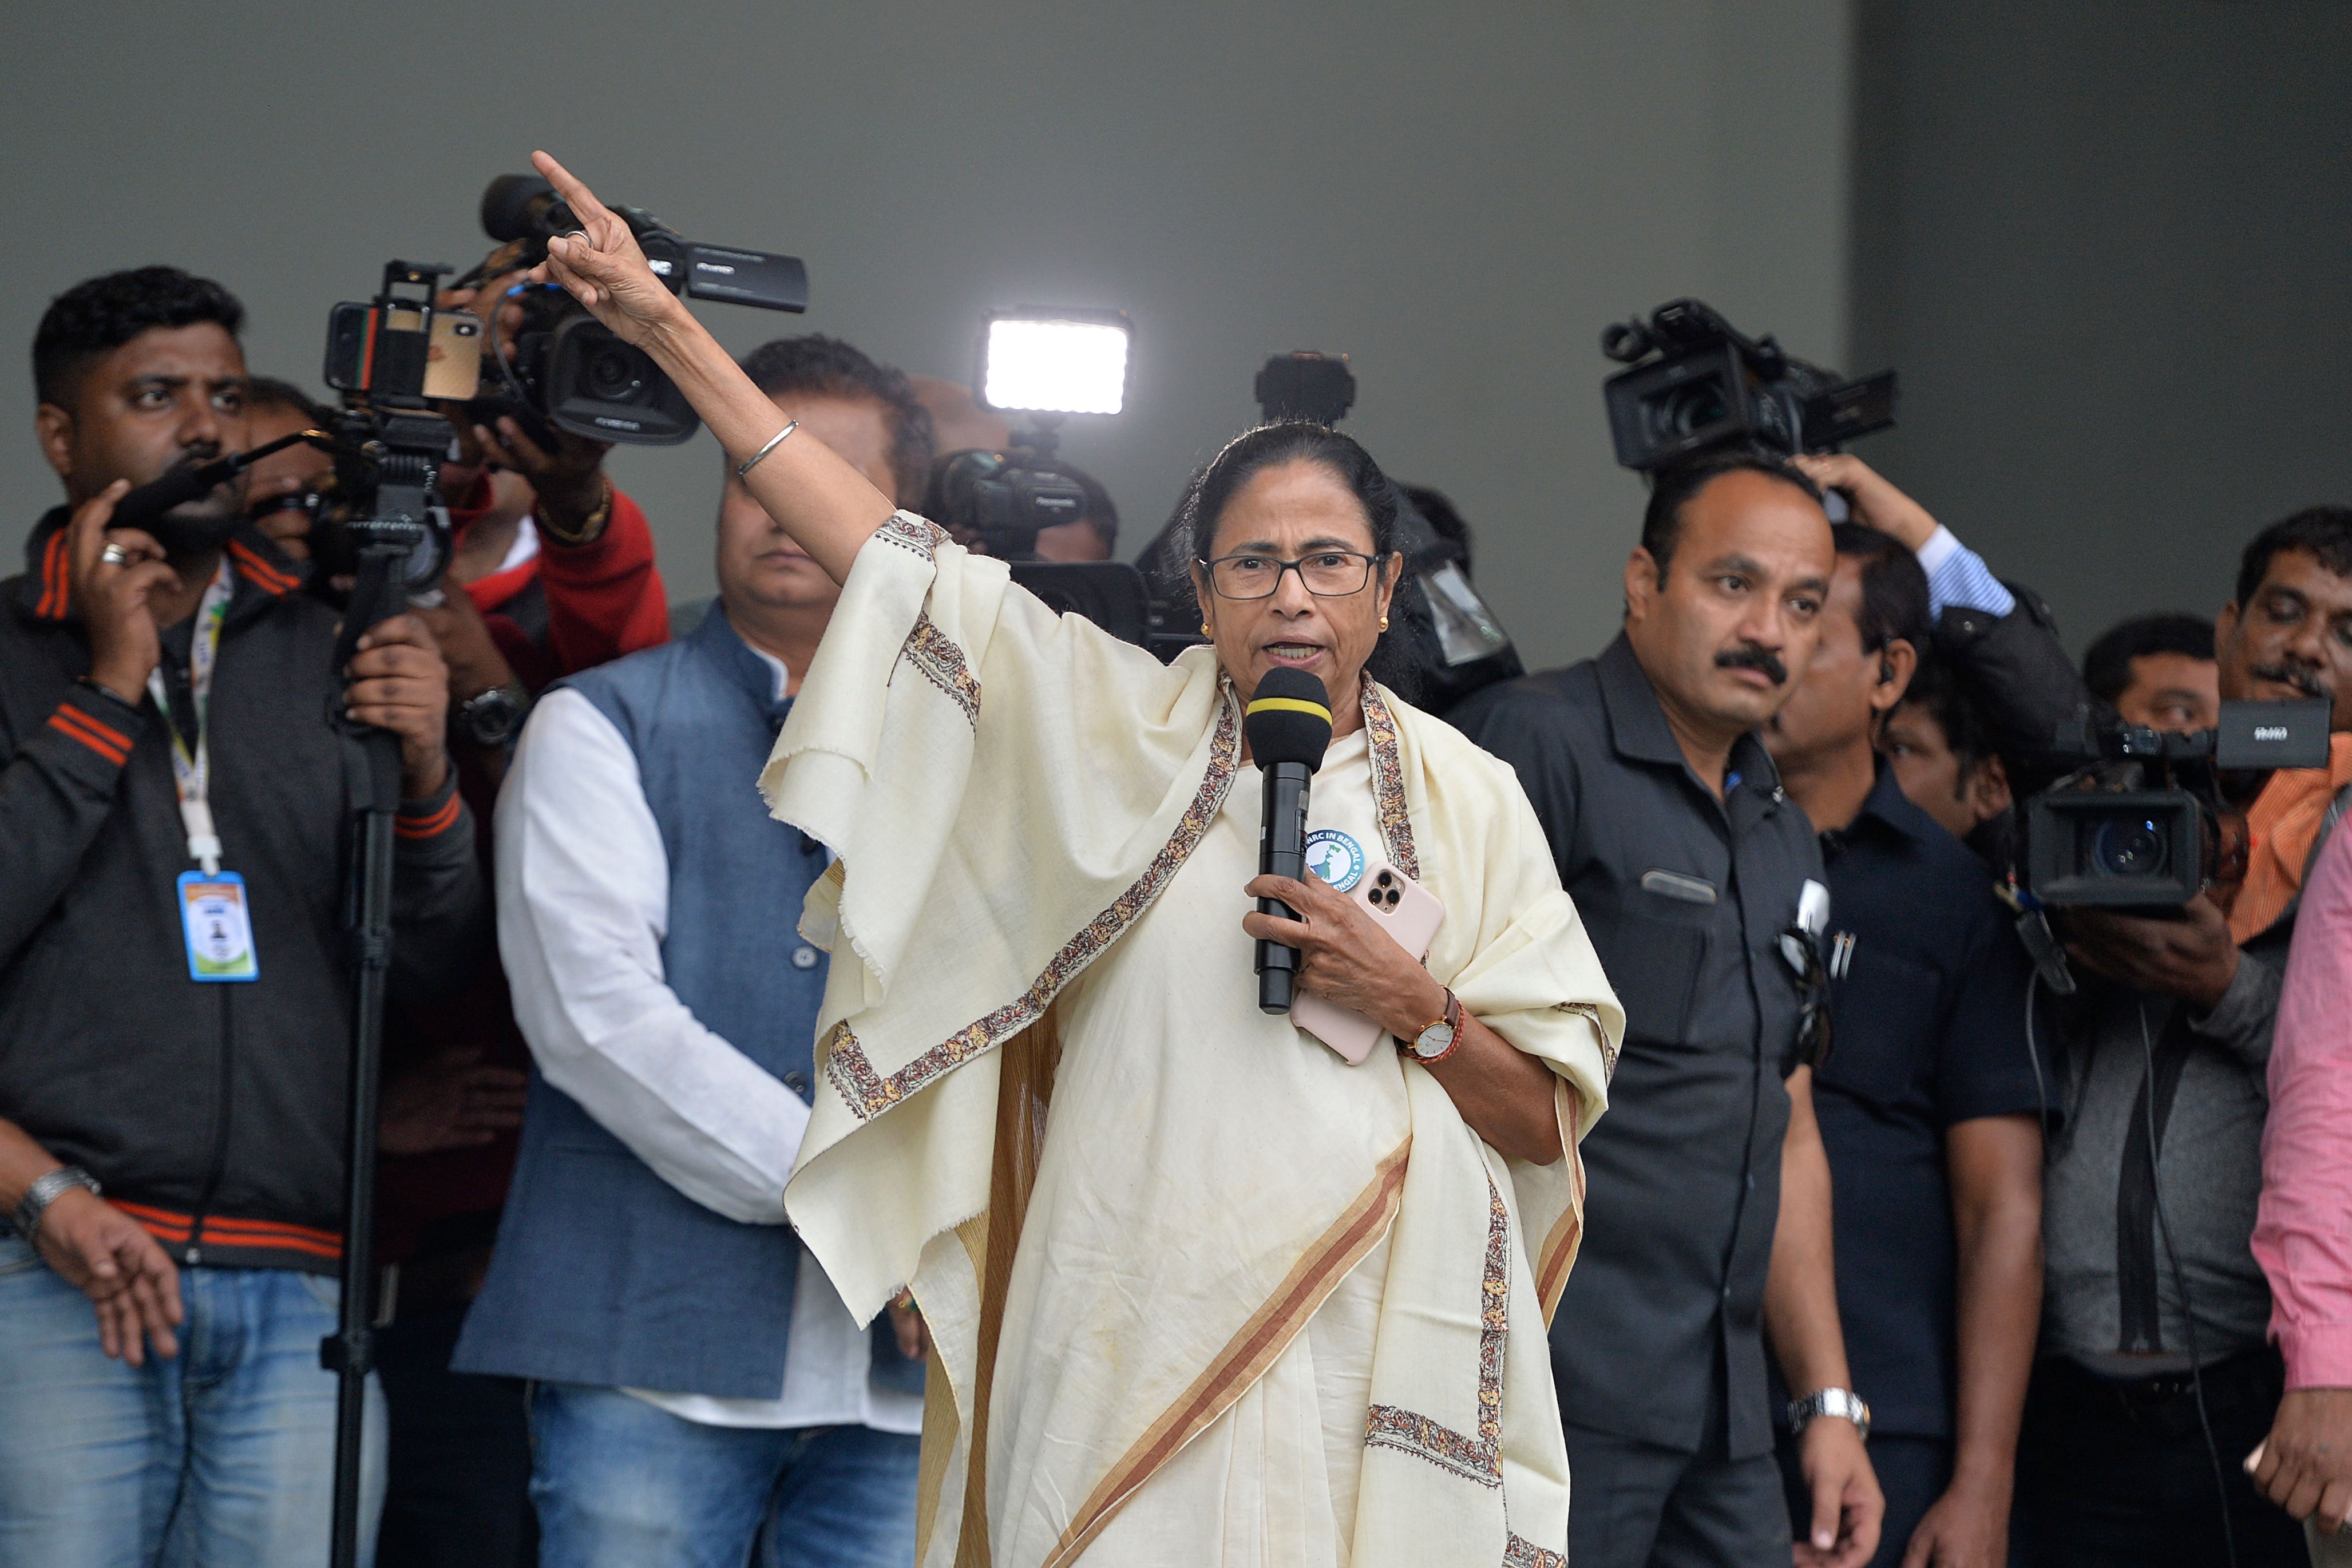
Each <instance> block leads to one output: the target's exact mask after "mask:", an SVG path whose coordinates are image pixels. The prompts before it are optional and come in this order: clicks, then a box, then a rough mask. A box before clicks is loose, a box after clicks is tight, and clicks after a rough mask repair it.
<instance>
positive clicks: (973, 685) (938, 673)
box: [899, 615, 980, 729]
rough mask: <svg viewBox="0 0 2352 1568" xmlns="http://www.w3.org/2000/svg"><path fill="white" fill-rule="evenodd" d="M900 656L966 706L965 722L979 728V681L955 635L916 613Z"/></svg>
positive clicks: (960, 705)
mask: <svg viewBox="0 0 2352 1568" xmlns="http://www.w3.org/2000/svg"><path fill="white" fill-rule="evenodd" d="M899 657H900V658H904V659H905V660H906V661H907V662H908V664H911V665H913V666H914V667H915V668H917V669H918V670H919V671H921V673H922V675H923V678H924V679H927V680H929V682H930V683H931V684H932V685H933V686H936V687H938V688H939V689H940V690H941V691H943V692H945V693H946V694H947V698H948V700H949V701H950V702H952V703H954V704H955V705H956V706H957V707H958V708H961V709H962V710H963V721H964V722H965V723H967V724H970V725H971V726H972V727H973V728H974V729H977V728H979V726H980V682H979V681H978V680H976V679H973V678H972V673H971V665H970V664H969V663H967V662H966V661H965V659H964V657H963V649H961V648H960V647H957V646H956V643H955V639H954V638H953V637H950V636H948V634H947V633H945V632H943V631H941V630H940V628H939V627H938V626H934V625H933V624H932V622H931V617H930V616H928V615H923V616H916V617H915V629H914V630H913V631H910V632H908V634H907V644H906V647H904V648H902V649H900V650H899Z"/></svg>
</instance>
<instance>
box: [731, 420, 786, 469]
mask: <svg viewBox="0 0 2352 1568" xmlns="http://www.w3.org/2000/svg"><path fill="white" fill-rule="evenodd" d="M800 427H801V422H800V421H799V420H797V419H795V420H793V422H792V423H791V424H789V425H787V426H784V427H783V428H782V429H781V430H779V431H777V432H776V433H775V434H774V435H772V436H771V437H768V444H767V445H766V446H764V447H761V448H760V449H759V450H758V451H756V452H754V453H752V454H751V456H750V457H748V458H744V459H743V461H742V462H741V463H740V464H738V465H737V466H736V469H735V477H736V478H737V479H741V478H742V477H743V476H744V475H746V474H748V473H750V472H751V470H752V469H753V468H758V467H759V466H760V459H761V458H764V457H766V456H767V455H768V454H769V453H771V452H772V451H774V450H775V449H776V448H777V447H781V446H782V445H783V444H784V437H787V436H789V435H791V434H792V433H793V431H795V430H797V429H799V428H800Z"/></svg>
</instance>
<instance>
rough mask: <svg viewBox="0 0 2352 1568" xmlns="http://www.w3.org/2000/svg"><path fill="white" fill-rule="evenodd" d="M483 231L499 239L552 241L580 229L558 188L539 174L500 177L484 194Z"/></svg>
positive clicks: (493, 181) (492, 182) (491, 183)
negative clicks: (556, 190)
mask: <svg viewBox="0 0 2352 1568" xmlns="http://www.w3.org/2000/svg"><path fill="white" fill-rule="evenodd" d="M481 216H482V232H483V233H485V234H487V235H488V236H489V237H491V238H492V239H496V240H517V239H549V238H552V237H554V236H556V235H559V234H570V233H571V232H572V230H573V229H576V228H578V227H579V226H580V223H579V220H578V219H577V218H574V217H573V216H572V208H571V207H570V205H567V204H566V203H565V202H564V200H563V198H562V196H559V195H556V194H555V187H554V186H553V185H551V184H548V183H547V182H546V181H545V180H542V179H541V178H540V177H539V176H538V175H537V174H500V175H499V177H498V178H497V179H495V180H492V181H491V182H490V184H489V188H488V190H486V191H484V192H483V193H482V215H481Z"/></svg>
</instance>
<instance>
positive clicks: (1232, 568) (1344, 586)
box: [1201, 550, 1381, 599]
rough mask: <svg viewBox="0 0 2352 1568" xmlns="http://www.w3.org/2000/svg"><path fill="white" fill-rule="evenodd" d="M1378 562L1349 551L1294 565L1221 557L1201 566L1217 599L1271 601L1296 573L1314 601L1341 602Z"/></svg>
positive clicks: (1319, 555)
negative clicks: (1288, 576) (1285, 577)
mask: <svg viewBox="0 0 2352 1568" xmlns="http://www.w3.org/2000/svg"><path fill="white" fill-rule="evenodd" d="M1380 559H1381V558H1380V557H1379V556H1377V555H1361V554H1359V553H1357V552H1355V551H1352V550H1318V551H1317V552H1315V553H1314V554H1312V555H1302V556H1300V557H1299V558H1298V559H1297V560H1296V561H1280V560H1276V558H1275V557H1273V556H1271V555H1247V554H1244V555H1221V556H1219V557H1218V558H1217V559H1216V560H1214V561H1203V562H1202V563H1201V564H1202V566H1205V567H1207V568H1208V571H1209V585H1210V586H1211V587H1213V588H1214V589H1215V590H1216V591H1217V596H1218V597H1219V598H1221V599H1268V598H1272V597H1273V596H1274V592H1275V590H1276V589H1277V588H1279V587H1281V586H1282V574H1284V573H1285V572H1296V573H1297V574H1298V580H1299V581H1300V582H1301V583H1304V584H1307V592H1308V593H1310V594H1312V595H1315V596H1316V597H1317V598H1318V599H1344V598H1346V597H1347V596H1348V595H1350V594H1360V593H1362V592H1363V591H1364V584H1367V583H1370V581H1371V580H1372V567H1373V566H1374V565H1375V564H1377V563H1379V561H1380Z"/></svg>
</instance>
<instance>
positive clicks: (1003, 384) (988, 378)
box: [981, 316, 1128, 414]
mask: <svg viewBox="0 0 2352 1568" xmlns="http://www.w3.org/2000/svg"><path fill="white" fill-rule="evenodd" d="M1127 340H1128V329H1127V327H1126V326H1125V325H1124V324H1123V323H1119V324H1114V323H1111V322H1108V321H1067V320H1053V319H1042V318H1041V319H1025V318H1020V317H1013V316H997V317H992V319H991V320H990V321H989V322H988V336H987V340H986V344H987V346H986V350H985V354H984V360H983V364H982V374H981V397H982V401H983V402H985V403H986V404H987V405H989V406H990V407H992V408H1002V409H1007V410H1013V411H1019V412H1034V413H1045V414H1116V413H1118V411H1119V409H1120V407H1121V406H1122V405H1124V404H1125V403H1126V401H1127Z"/></svg>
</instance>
